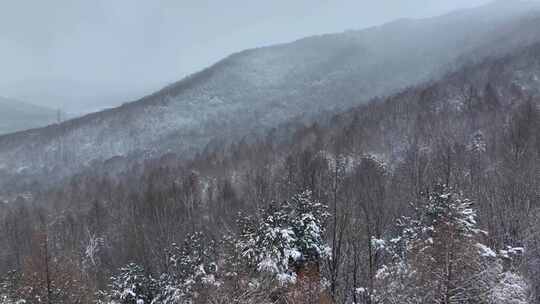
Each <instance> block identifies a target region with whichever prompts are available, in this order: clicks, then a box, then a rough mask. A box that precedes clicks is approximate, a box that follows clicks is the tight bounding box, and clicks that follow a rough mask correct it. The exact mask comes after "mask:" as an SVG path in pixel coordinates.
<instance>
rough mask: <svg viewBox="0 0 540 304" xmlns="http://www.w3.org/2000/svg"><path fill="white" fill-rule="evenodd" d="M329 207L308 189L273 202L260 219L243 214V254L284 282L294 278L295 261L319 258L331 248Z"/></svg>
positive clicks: (261, 270)
mask: <svg viewBox="0 0 540 304" xmlns="http://www.w3.org/2000/svg"><path fill="white" fill-rule="evenodd" d="M326 209H327V207H326V205H324V204H322V203H320V202H318V201H316V200H314V199H313V198H312V196H311V192H309V191H305V192H303V193H300V194H297V195H295V196H293V197H292V198H291V199H290V200H288V201H285V202H283V203H272V204H270V206H269V207H268V208H266V209H264V210H263V211H262V212H261V220H260V221H255V220H254V219H253V218H251V217H248V218H243V219H242V220H241V221H240V222H241V223H240V224H241V225H242V234H241V243H240V244H241V245H240V246H241V248H242V254H243V256H244V257H245V258H246V259H247V261H248V262H249V263H250V265H252V266H253V267H254V268H256V270H257V271H259V272H261V273H270V274H273V275H275V276H276V278H277V279H278V280H279V281H281V282H283V283H288V282H294V281H295V279H296V273H295V272H294V271H293V270H292V269H291V266H292V265H294V264H297V263H304V262H308V261H318V260H319V259H321V258H322V257H324V256H325V255H326V254H327V252H328V249H327V248H328V247H327V245H326V243H325V241H324V239H323V234H324V224H325V221H326V219H327V217H328V212H327V211H326Z"/></svg>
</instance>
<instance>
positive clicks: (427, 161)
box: [0, 44, 540, 304]
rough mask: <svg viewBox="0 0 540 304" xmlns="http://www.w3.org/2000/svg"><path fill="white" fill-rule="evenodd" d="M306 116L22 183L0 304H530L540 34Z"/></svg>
mask: <svg viewBox="0 0 540 304" xmlns="http://www.w3.org/2000/svg"><path fill="white" fill-rule="evenodd" d="M317 117H319V119H318V121H315V122H314V123H310V124H307V125H304V126H302V125H301V124H295V123H289V124H286V125H282V126H281V127H279V128H277V129H275V130H274V131H269V132H267V133H266V134H263V135H262V136H258V137H256V138H255V139H253V138H250V140H243V141H238V142H235V143H233V144H230V145H215V146H213V147H208V149H206V151H204V152H202V153H199V154H198V155H197V156H196V157H195V158H194V159H193V160H185V159H184V157H183V155H181V154H179V155H177V154H174V153H169V154H166V155H163V156H160V157H157V158H149V159H147V160H144V161H140V162H135V163H130V162H128V161H127V160H125V159H121V158H120V159H115V160H111V161H109V162H108V163H106V164H103V165H100V166H98V165H96V166H94V167H92V168H89V169H87V170H85V171H84V172H82V173H80V174H78V175H76V176H74V177H72V178H70V179H69V180H68V181H66V182H64V183H62V184H61V185H59V186H58V187H54V188H53V189H49V188H46V187H41V186H40V184H39V183H35V184H33V185H32V189H40V190H39V191H34V192H33V193H31V194H32V195H30V194H29V195H26V196H25V197H22V196H21V197H19V198H18V199H16V200H12V199H10V200H9V203H5V204H1V205H0V217H1V222H0V224H1V227H2V229H1V230H0V237H1V239H2V240H3V245H2V246H1V247H0V273H2V274H5V276H4V278H3V279H2V280H1V281H0V282H2V283H0V296H1V297H3V301H4V303H17V302H16V301H17V300H19V299H24V300H26V303H43V302H46V303H92V302H93V301H98V303H137V304H139V303H448V304H449V303H539V301H540V279H539V278H540V272H539V269H540V221H539V218H540V202H539V198H540V132H538V131H539V130H540V45H539V44H535V45H533V46H530V47H527V48H524V49H520V50H518V51H513V52H512V53H511V54H509V55H503V56H499V57H497V58H492V59H489V60H485V61H482V62H479V63H474V64H469V65H466V66H464V67H462V68H460V69H459V70H457V71H454V72H452V73H450V74H447V75H446V76H444V77H442V78H441V79H440V80H437V81H433V82H429V83H425V84H421V85H416V86H413V87H410V88H408V89H405V90H403V91H402V92H400V93H398V94H395V95H392V96H390V97H388V98H380V99H375V100H372V102H370V103H368V104H365V105H360V106H357V107H355V108H353V109H349V110H347V111H343V112H342V113H340V114H331V115H330V114H329V115H320V116H317ZM126 168H127V169H126Z"/></svg>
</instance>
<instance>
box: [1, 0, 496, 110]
mask: <svg viewBox="0 0 540 304" xmlns="http://www.w3.org/2000/svg"><path fill="white" fill-rule="evenodd" d="M487 2H489V0H267V1H262V0H260V1H257V0H228V1H224V0H91V1H89V0H48V1H43V0H1V1H0V71H1V72H0V96H2V95H3V96H7V97H12V98H18V99H21V100H26V101H28V102H31V103H35V104H41V105H48V106H51V107H62V108H64V109H65V110H66V111H79V109H84V110H85V111H87V110H91V109H93V108H99V107H102V106H106V105H117V104H120V103H122V102H124V101H128V100H132V99H136V98H137V97H141V96H142V95H144V94H147V93H151V92H152V91H155V90H157V89H159V88H161V87H162V86H164V85H166V84H168V83H171V82H174V81H177V80H179V79H181V78H182V77H184V76H186V75H187V74H190V73H193V72H195V71H197V70H200V69H202V68H204V67H206V66H208V65H209V64H211V63H213V62H215V61H217V60H219V59H221V58H223V57H224V56H226V55H228V54H230V53H232V52H236V51H239V50H242V49H245V48H252V47H258V46H264V45H270V44H275V43H280V42H288V41H291V40H295V39H298V38H301V37H304V36H308V35H313V34H321V33H329V32H340V31H343V30H347V29H361V28H365V27H368V26H372V25H377V24H381V23H385V22H388V21H391V20H394V19H397V18H402V17H411V18H421V17H428V16H434V15H439V14H443V13H446V12H448V11H451V10H455V9H458V8H464V7H470V6H477V5H481V4H483V3H487Z"/></svg>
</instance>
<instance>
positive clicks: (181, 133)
mask: <svg viewBox="0 0 540 304" xmlns="http://www.w3.org/2000/svg"><path fill="white" fill-rule="evenodd" d="M539 7H540V5H539V4H538V3H533V2H515V3H508V2H502V1H501V2H495V3H492V4H489V5H486V6H482V7H479V8H475V9H469V10H463V11H457V12H454V13H450V14H447V15H443V16H440V17H434V18H428V19H419V20H414V19H402V20H398V21H395V22H391V23H388V24H385V25H383V26H378V27H372V28H368V29H365V30H360V31H347V32H344V33H340V34H327V35H322V36H313V37H308V38H304V39H301V40H298V41H295V42H293V43H288V44H281V45H276V46H270V47H264V48H258V49H251V50H246V51H242V52H239V53H235V54H233V55H231V56H229V57H227V58H225V59H223V60H221V61H219V62H218V63H217V64H215V65H212V66H210V67H208V68H207V69H205V70H203V71H201V72H199V73H196V74H193V75H192V76H190V77H187V78H186V79H184V80H181V81H179V82H177V83H174V84H172V85H170V86H168V87H166V88H164V89H162V90H160V91H158V92H156V93H154V94H151V95H148V96H146V97H144V98H142V99H140V100H138V101H135V102H132V103H128V104H125V105H123V106H121V107H119V108H115V109H111V110H107V111H103V112H99V113H95V114H91V115H88V116H85V117H82V118H80V119H74V120H71V121H67V122H65V123H62V124H60V125H53V126H50V127H47V128H43V129H36V130H31V131H28V132H21V133H17V134H13V135H7V136H2V137H0V169H4V170H6V171H7V172H11V173H13V172H18V173H21V172H26V173H27V174H33V173H37V172H39V171H41V172H47V171H48V170H52V169H53V168H56V169H60V168H61V171H63V172H64V173H71V172H72V170H79V169H81V168H84V167H85V166H88V165H90V164H91V163H92V161H94V160H99V161H104V160H107V159H109V158H112V157H115V156H124V157H125V156H129V155H132V154H134V155H138V157H143V158H146V157H150V156H159V155H161V154H163V153H167V152H173V151H174V152H177V153H181V154H182V155H185V156H191V155H194V154H195V153H196V152H198V151H201V149H203V148H204V147H205V146H206V145H208V144H214V145H216V144H217V145H219V144H223V143H226V142H230V141H234V140H238V139H240V138H242V137H243V136H247V135H250V134H263V133H264V132H265V131H266V130H269V129H271V128H273V127H277V126H279V125H280V124H282V123H286V122H288V121H289V120H291V119H293V118H296V121H302V120H306V121H309V120H311V119H313V118H314V117H316V116H317V115H318V114H320V113H323V112H325V111H339V110H342V109H346V108H347V107H350V106H354V105H358V104H361V103H365V102H367V101H369V100H370V99H371V98H374V97H377V96H388V95H390V94H392V93H396V92H398V91H399V90H401V89H404V88H406V87H407V86H411V85H416V84H419V83H421V82H424V81H429V80H433V79H437V78H438V77H440V76H442V75H444V74H445V73H447V72H451V71H452V70H454V69H456V68H459V67H460V66H462V65H464V64H470V63H474V62H481V61H482V60H484V59H486V58H488V57H493V56H501V55H504V54H505V53H508V52H511V51H514V50H517V49H520V48H523V47H526V46H528V45H531V44H533V43H535V42H538V41H540V32H539V31H538V28H539V27H540V11H539ZM0 177H1V176H0Z"/></svg>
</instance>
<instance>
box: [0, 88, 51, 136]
mask: <svg viewBox="0 0 540 304" xmlns="http://www.w3.org/2000/svg"><path fill="white" fill-rule="evenodd" d="M57 116H58V115H57V112H56V111H55V110H53V109H49V108H46V107H44V106H36V105H33V104H29V103H25V102H22V101H19V100H13V99H8V98H3V97H1V96H0V135H3V134H7V133H12V132H16V131H22V130H27V129H33V128H38V127H43V126H46V125H49V124H52V123H54V122H57V118H58V117H57Z"/></svg>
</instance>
